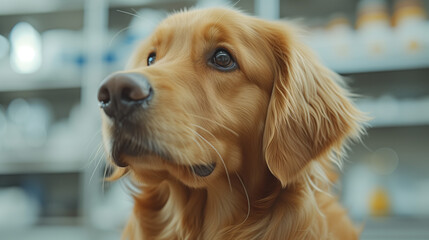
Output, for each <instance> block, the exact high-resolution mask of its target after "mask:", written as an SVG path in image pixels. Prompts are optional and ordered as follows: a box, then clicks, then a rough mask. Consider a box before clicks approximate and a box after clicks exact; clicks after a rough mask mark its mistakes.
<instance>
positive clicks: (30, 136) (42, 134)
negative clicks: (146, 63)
mask: <svg viewBox="0 0 429 240" xmlns="http://www.w3.org/2000/svg"><path fill="white" fill-rule="evenodd" d="M227 4H228V1H226V0H225V1H201V0H199V1H197V0H187V1H179V0H73V1H62V0H13V1H11V0H0V236H1V237H0V239H2V240H3V239H5V240H20V239H36V240H37V239H44V240H46V239H62V240H64V239H82V240H84V239H90V240H96V239H119V236H120V231H121V228H122V226H123V225H124V223H125V221H126V219H127V216H128V215H129V213H130V209H131V206H132V199H131V197H129V196H128V195H127V192H129V190H127V188H128V184H127V183H126V182H124V181H119V182H116V183H113V184H112V183H106V182H104V181H103V180H102V179H103V176H104V175H106V174H108V173H107V172H108V169H106V168H105V164H104V154H103V149H102V148H101V145H100V139H101V136H100V120H99V111H98V105H97V104H98V103H97V100H96V91H97V87H98V84H99V83H100V81H101V80H102V79H103V78H104V77H105V76H107V75H108V74H109V73H111V72H113V71H116V70H119V69H121V68H123V67H124V65H125V63H126V61H127V58H128V57H129V54H130V52H131V51H132V49H133V48H134V46H135V44H136V43H137V42H138V41H139V40H140V39H142V38H144V37H146V36H147V35H148V34H149V33H150V32H151V31H152V30H153V28H154V27H155V26H156V24H157V23H158V22H159V21H160V20H161V19H163V18H164V17H165V16H166V14H167V13H168V12H171V11H173V10H179V9H182V8H190V7H192V6H198V7H207V6H212V5H220V6H226V5H227ZM229 4H230V5H235V7H236V8H239V9H241V10H243V11H244V12H247V13H249V14H252V15H257V16H260V17H262V18H266V19H274V20H284V19H298V20H299V22H300V23H301V24H302V25H304V26H307V28H308V34H307V35H306V38H305V41H307V43H308V44H309V45H310V46H311V47H312V48H313V49H314V50H315V51H316V53H317V54H318V55H319V57H320V58H321V60H322V61H323V62H324V63H325V64H326V65H327V66H329V67H330V68H332V69H333V70H335V71H336V72H338V73H340V74H341V75H343V76H344V77H345V78H346V79H347V81H348V82H349V85H350V86H351V89H352V91H353V92H355V93H357V94H359V95H360V96H361V97H360V98H359V99H358V100H357V104H358V106H359V107H360V108H361V109H362V110H363V111H365V112H368V113H369V114H370V115H371V116H372V117H373V120H372V121H371V122H370V127H369V129H368V134H367V135H366V136H365V137H364V138H363V141H362V143H359V144H355V145H353V146H352V147H351V149H350V151H349V152H350V154H349V158H348V161H347V162H346V163H345V164H344V169H343V177H342V180H341V182H340V184H339V187H338V188H337V190H338V192H339V194H340V199H341V201H342V202H343V203H344V205H345V206H346V207H347V208H348V209H349V212H350V214H351V215H352V217H353V218H354V219H355V220H356V221H357V222H359V223H362V224H364V225H365V230H364V232H363V235H362V239H407V240H410V239H419V240H420V239H429V174H428V173H429V21H428V19H427V14H428V13H429V1H428V0H425V1H419V0H389V1H387V0H385V1H384V0H325V1H318V0H266V1H265V0H264V1H262V0H241V1H236V0H234V1H231V2H229Z"/></svg>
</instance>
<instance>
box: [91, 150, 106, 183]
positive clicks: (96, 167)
mask: <svg viewBox="0 0 429 240" xmlns="http://www.w3.org/2000/svg"><path fill="white" fill-rule="evenodd" d="M103 159H104V158H103V155H102V156H101V157H100V158H99V160H98V162H97V165H95V168H94V170H93V171H92V174H91V177H90V178H89V182H88V184H91V181H92V178H93V177H94V175H95V173H96V172H97V169H98V167H99V166H100V163H101V162H102V161H103Z"/></svg>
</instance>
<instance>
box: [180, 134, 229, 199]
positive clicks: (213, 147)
mask: <svg viewBox="0 0 429 240" xmlns="http://www.w3.org/2000/svg"><path fill="white" fill-rule="evenodd" d="M186 128H188V129H189V130H191V131H192V132H193V133H195V134H196V135H197V136H198V137H200V138H201V139H202V140H203V141H204V142H205V143H207V145H209V146H210V147H211V148H212V149H213V150H214V151H215V152H216V154H217V155H218V156H219V159H220V160H221V162H222V164H223V167H224V168H225V173H226V177H227V178H228V184H229V188H230V190H231V192H232V184H231V179H230V177H229V173H228V168H227V167H226V164H225V161H224V160H223V157H222V155H221V154H220V153H219V151H218V150H217V149H216V148H215V146H213V144H211V143H210V142H209V141H208V140H207V139H205V138H204V137H203V136H201V134H199V133H198V132H197V131H195V130H194V129H192V128H190V127H186Z"/></svg>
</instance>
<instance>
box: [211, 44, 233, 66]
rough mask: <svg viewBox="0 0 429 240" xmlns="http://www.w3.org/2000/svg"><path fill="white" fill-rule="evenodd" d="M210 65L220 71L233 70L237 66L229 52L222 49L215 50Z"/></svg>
mask: <svg viewBox="0 0 429 240" xmlns="http://www.w3.org/2000/svg"><path fill="white" fill-rule="evenodd" d="M211 65H212V66H213V67H215V68H216V69H218V70H221V71H230V70H234V69H236V66H237V64H236V63H235V61H234V59H233V58H232V56H231V54H229V52H227V51H226V50H224V49H219V50H217V51H216V52H215V54H214V55H213V58H212V60H211Z"/></svg>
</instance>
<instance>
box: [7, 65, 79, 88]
mask: <svg viewBox="0 0 429 240" xmlns="http://www.w3.org/2000/svg"><path fill="white" fill-rule="evenodd" d="M59 72H61V70H59ZM0 75H1V79H0V92H14V91H33V90H47V89H71V88H80V87H81V79H82V77H81V76H79V75H78V74H73V75H70V74H68V73H64V74H62V73H61V74H57V75H54V73H52V74H37V73H36V74H28V75H26V74H15V73H13V74H12V73H11V74H0Z"/></svg>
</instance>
